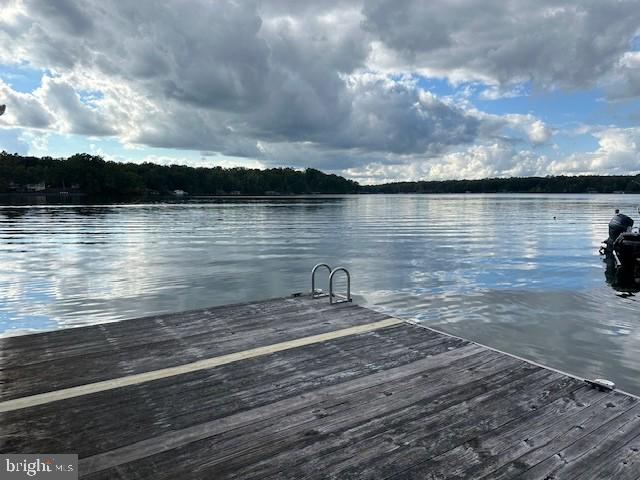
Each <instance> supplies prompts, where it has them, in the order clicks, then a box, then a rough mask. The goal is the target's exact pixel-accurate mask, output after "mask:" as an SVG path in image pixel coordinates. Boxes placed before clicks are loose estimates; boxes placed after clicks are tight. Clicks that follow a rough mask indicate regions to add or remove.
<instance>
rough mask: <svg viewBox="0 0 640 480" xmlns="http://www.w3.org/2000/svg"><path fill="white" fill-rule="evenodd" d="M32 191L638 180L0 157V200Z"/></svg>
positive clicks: (627, 180)
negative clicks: (387, 176)
mask: <svg viewBox="0 0 640 480" xmlns="http://www.w3.org/2000/svg"><path fill="white" fill-rule="evenodd" d="M34 185H39V188H37V189H38V190H42V188H44V189H46V190H45V191H50V192H56V191H72V192H75V191H77V192H78V193H84V194H87V195H94V196H121V195H129V196H131V195H153V194H160V195H163V194H168V193H171V192H175V191H177V190H182V191H184V192H187V193H188V194H191V195H221V194H243V195H264V194H281V195H288V194H309V193H589V192H599V193H614V192H626V193H640V175H636V176H630V175H618V176H613V175H612V176H599V175H584V176H549V177H514V178H487V179H482V180H443V181H418V182H395V183H386V184H381V185H359V184H358V183H357V182H355V181H353V180H348V179H346V178H343V177H340V176H338V175H334V174H326V173H323V172H321V171H319V170H316V169H313V168H307V169H306V170H303V171H300V170H294V169H293V168H270V169H265V170H259V169H250V168H239V167H238V168H222V167H212V168H205V167H198V168H194V167H187V166H183V165H157V164H154V163H142V164H135V163H119V162H112V161H106V160H104V159H103V158H101V157H99V156H96V155H89V154H86V153H82V154H76V155H73V156H71V157H69V158H67V159H60V158H51V157H42V158H38V157H28V156H21V155H18V154H10V153H7V152H1V153H0V193H20V192H24V191H28V190H30V189H31V190H34V189H36V187H34Z"/></svg>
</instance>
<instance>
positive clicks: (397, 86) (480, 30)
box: [0, 0, 640, 184]
mask: <svg viewBox="0 0 640 480" xmlns="http://www.w3.org/2000/svg"><path fill="white" fill-rule="evenodd" d="M0 104H6V105H7V111H6V113H5V114H4V115H3V116H2V117H0V150H6V151H8V152H11V153H13V152H17V153H20V154H24V155H27V154H28V155H35V156H43V155H50V156H54V157H59V156H68V155H71V154H74V153H77V152H88V153H92V154H98V155H102V156H103V157H104V158H105V159H108V160H115V161H131V162H145V161H151V162H155V163H161V164H185V165H191V166H214V165H222V166H226V167H231V166H245V167H251V168H255V167H258V168H270V167H283V166H290V167H294V168H306V167H313V168H318V169H321V170H323V171H327V172H334V173H337V174H340V175H344V176H346V177H349V178H352V179H354V180H357V181H359V182H361V183H364V184H368V183H381V182H388V181H400V180H422V179H424V180H438V179H452V178H468V179H472V178H486V177H510V176H531V175H560V174H568V175H577V174H592V173H593V174H606V175H609V174H636V173H640V0H615V1H613V0H589V1H580V0H577V1H555V0H538V1H536V2H531V1H528V0H483V1H479V0H478V1H470V0H446V1H443V0H430V1H424V0H363V1H356V0H322V1H313V0H309V1H304V2H301V1H299V0H271V1H267V0H265V1H257V0H256V1H254V0H246V1H245V0H229V1H226V0H216V1H211V0H163V1H162V2H157V1H155V0H136V1H135V2H122V1H115V0H82V1H80V0H76V1H73V0H56V1H55V2H53V1H50V0H0Z"/></svg>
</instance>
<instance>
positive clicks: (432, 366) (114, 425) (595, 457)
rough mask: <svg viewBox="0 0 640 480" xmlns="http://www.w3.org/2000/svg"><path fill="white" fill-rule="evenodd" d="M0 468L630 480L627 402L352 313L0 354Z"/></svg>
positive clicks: (43, 336)
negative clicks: (66, 463)
mask: <svg viewBox="0 0 640 480" xmlns="http://www.w3.org/2000/svg"><path fill="white" fill-rule="evenodd" d="M0 382H1V385H2V389H1V392H0V452H1V453H77V454H78V455H79V458H80V463H79V472H80V477H81V478H86V479H110V480H111V479H143V478H153V479H165V478H166V479H176V478H203V479H205V478H206V479H227V478H228V479H253V478H255V479H258V478H259V479H265V478H273V479H293V478H310V479H311V478H323V479H324V478H335V479H350V478H352V479H383V478H385V479H386V478H388V479H411V478H415V479H445V478H472V479H479V478H491V479H494V478H499V479H506V478H524V479H556V478H558V479H559V478H563V479H605V478H615V479H637V478H639V477H640V454H639V452H638V449H640V405H639V404H638V400H637V399H636V398H635V397H632V396H630V395H627V394H624V393H621V392H617V391H607V390H601V389H598V388H594V387H593V386H592V385H589V384H587V383H585V382H584V381H583V380H581V379H578V378H574V377H571V376H568V375H565V374H563V373H559V372H557V371H554V370H550V369H546V368H544V367H541V366H538V365H535V364H532V363H528V362H526V361H524V360H521V359H518V358H515V357H513V356H510V355H507V354H504V353H501V352H497V351H495V350H491V349H489V348H486V347H483V346H480V345H477V344H475V343H472V342H469V341H466V340H463V339H460V338H456V337H452V336H448V335H445V334H442V333H439V332H435V331H433V330H430V329H428V328H424V327H422V326H419V325H416V324H414V323H410V322H407V321H403V320H400V319H397V318H393V317H390V316H388V315H385V314H382V313H378V312H375V311H372V310H369V309H366V308H363V307H360V306H357V305H354V304H352V303H339V304H333V305H332V304H330V303H329V301H328V300H327V299H324V300H323V299H313V298H311V297H307V296H301V297H290V298H280V299H272V300H266V301H260V302H253V303H246V304H241V305H230V306H223V307H216V308H210V309H205V310H198V311H190V312H184V313H178V314H171V315H159V316H153V317H148V318H140V319H134V320H127V321H122V322H118V323H108V324H101V325H94V326H88V327H81V328H74V329H69V330H59V331H53V332H46V333H38V334H34V335H27V336H19V337H10V338H6V339H2V340H0Z"/></svg>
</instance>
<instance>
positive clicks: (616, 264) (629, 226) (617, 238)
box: [600, 208, 640, 292]
mask: <svg viewBox="0 0 640 480" xmlns="http://www.w3.org/2000/svg"><path fill="white" fill-rule="evenodd" d="M638 210H639V212H640V208H639V209H638ZM633 225H634V221H633V219H632V218H631V217H629V216H628V215H625V214H624V213H620V212H619V211H618V210H616V213H615V215H614V217H613V218H612V219H611V221H610V222H609V237H608V238H607V239H606V240H605V241H604V242H602V246H601V247H600V254H601V255H603V256H604V257H605V258H604V261H605V263H606V266H607V268H606V272H605V276H606V278H607V282H608V283H610V284H611V286H612V287H614V288H615V289H616V290H619V291H635V292H637V291H640V230H639V229H638V227H634V226H633Z"/></svg>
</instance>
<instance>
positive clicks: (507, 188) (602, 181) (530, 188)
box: [360, 175, 640, 193]
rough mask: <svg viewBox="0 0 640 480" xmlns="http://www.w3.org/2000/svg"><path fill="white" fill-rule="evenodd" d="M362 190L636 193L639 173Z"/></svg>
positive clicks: (407, 184) (399, 184) (366, 189)
mask: <svg viewBox="0 0 640 480" xmlns="http://www.w3.org/2000/svg"><path fill="white" fill-rule="evenodd" d="M360 191H361V192H364V193H595V192H597V193H617V192H625V193H640V175H636V176H631V175H580V176H564V175H559V176H548V177H512V178H485V179H482V180H442V181H420V182H396V183H386V184H383V185H370V186H362V187H361V188H360Z"/></svg>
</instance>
